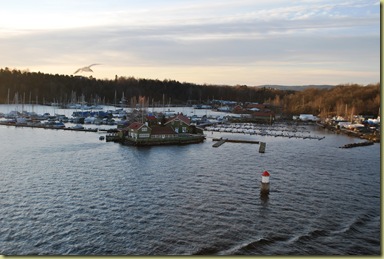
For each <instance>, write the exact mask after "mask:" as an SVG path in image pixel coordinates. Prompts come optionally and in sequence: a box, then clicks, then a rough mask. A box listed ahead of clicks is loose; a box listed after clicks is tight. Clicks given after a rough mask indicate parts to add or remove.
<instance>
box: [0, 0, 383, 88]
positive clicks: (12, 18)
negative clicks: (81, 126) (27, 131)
mask: <svg viewBox="0 0 384 259" xmlns="http://www.w3.org/2000/svg"><path fill="white" fill-rule="evenodd" d="M0 6H1V7H0V68H5V67H9V68H16V69H20V70H25V69H29V71H31V72H38V71H40V72H43V73H52V74H67V75H71V74H73V73H74V72H75V71H76V70H77V69H78V68H80V67H83V66H87V65H89V64H92V63H100V64H101V65H98V66H94V67H92V69H93V71H94V72H93V73H90V72H88V73H86V72H83V73H82V75H84V76H89V75H92V76H93V77H96V78H100V79H105V78H108V79H113V78H115V75H118V76H134V77H136V78H151V79H160V80H163V79H174V80H178V81H181V82H191V83H198V84H203V83H206V84H226V85H236V84H245V85H248V86H254V85H263V84H283V85H305V84H341V83H358V84H369V83H377V82H379V81H380V2H379V1H378V0H337V1H335V0H311V1H309V0H299V1H290V0H284V1H283V0H194V1H191V0H156V1H154V0H140V1H133V0H132V1H131V0H105V1H101V0H54V1H53V0H34V1H30V0H24V1H23V0H12V1H9V0H0Z"/></svg>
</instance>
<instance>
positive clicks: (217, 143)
mask: <svg viewBox="0 0 384 259" xmlns="http://www.w3.org/2000/svg"><path fill="white" fill-rule="evenodd" d="M213 141H218V142H216V143H215V144H213V145H212V147H220V146H221V145H223V144H224V143H225V141H227V139H219V140H216V139H213Z"/></svg>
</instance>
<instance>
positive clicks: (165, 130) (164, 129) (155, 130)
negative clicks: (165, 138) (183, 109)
mask: <svg viewBox="0 0 384 259" xmlns="http://www.w3.org/2000/svg"><path fill="white" fill-rule="evenodd" d="M170 134H172V135H174V134H177V133H176V132H175V131H174V130H173V129H172V128H171V127H170V126H153V127H152V131H151V135H170Z"/></svg>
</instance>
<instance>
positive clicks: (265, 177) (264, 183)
mask: <svg viewBox="0 0 384 259" xmlns="http://www.w3.org/2000/svg"><path fill="white" fill-rule="evenodd" d="M269 176H270V174H269V173H268V171H264V172H263V173H262V174H261V189H260V194H261V195H268V194H269Z"/></svg>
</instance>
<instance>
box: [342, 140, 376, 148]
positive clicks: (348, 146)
mask: <svg viewBox="0 0 384 259" xmlns="http://www.w3.org/2000/svg"><path fill="white" fill-rule="evenodd" d="M373 144H374V143H373V142H372V141H366V142H359V143H351V144H346V145H344V146H342V147H339V148H353V147H364V146H370V145H373Z"/></svg>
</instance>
